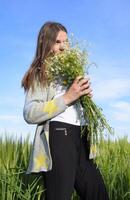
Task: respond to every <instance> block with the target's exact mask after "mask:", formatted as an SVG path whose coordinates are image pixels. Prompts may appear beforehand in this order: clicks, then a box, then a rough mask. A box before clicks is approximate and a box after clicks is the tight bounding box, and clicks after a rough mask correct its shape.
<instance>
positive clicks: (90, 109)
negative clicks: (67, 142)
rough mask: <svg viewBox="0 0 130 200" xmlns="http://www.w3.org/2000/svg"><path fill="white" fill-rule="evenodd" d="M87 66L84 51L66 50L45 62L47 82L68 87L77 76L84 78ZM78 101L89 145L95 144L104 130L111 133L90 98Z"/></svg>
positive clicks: (86, 57) (98, 109)
mask: <svg viewBox="0 0 130 200" xmlns="http://www.w3.org/2000/svg"><path fill="white" fill-rule="evenodd" d="M87 64H88V54H87V52H86V51H82V50H80V49H79V47H78V46H75V47H71V48H67V49H65V50H64V51H63V52H60V53H58V54H55V55H53V56H50V57H49V58H48V59H47V60H46V69H47V71H46V73H47V76H48V80H49V81H50V82H58V83H60V84H61V85H64V86H67V87H69V86H70V85H71V84H72V82H73V81H74V80H75V78H76V77H77V76H79V75H81V76H83V77H84V76H85V72H86V67H87ZM78 101H80V103H81V104H82V107H83V112H84V117H85V118H86V119H87V120H86V123H87V126H88V132H89V133H88V137H89V139H90V142H91V143H97V142H98V141H99V139H100V138H101V137H102V136H103V133H104V130H108V132H109V133H112V128H111V127H110V126H109V124H108V123H107V120H106V119H105V116H104V115H103V114H102V109H101V108H99V107H98V106H97V105H96V104H95V103H94V101H93V100H92V99H91V98H90V97H88V96H85V95H84V96H82V97H80V99H79V100H78ZM88 121H89V123H88Z"/></svg>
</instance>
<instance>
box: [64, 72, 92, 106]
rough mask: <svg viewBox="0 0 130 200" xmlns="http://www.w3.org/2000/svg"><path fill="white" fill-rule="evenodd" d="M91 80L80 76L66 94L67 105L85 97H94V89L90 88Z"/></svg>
mask: <svg viewBox="0 0 130 200" xmlns="http://www.w3.org/2000/svg"><path fill="white" fill-rule="evenodd" d="M89 80H90V79H89V78H83V77H82V76H78V77H77V78H76V79H75V80H74V82H73V83H72V85H71V86H70V88H69V89H68V91H67V92H66V93H65V94H64V96H63V97H64V101H65V104H66V105H69V104H71V103H73V102H74V101H76V100H77V99H79V98H80V97H81V96H83V95H87V96H89V97H92V89H91V88H90V82H89Z"/></svg>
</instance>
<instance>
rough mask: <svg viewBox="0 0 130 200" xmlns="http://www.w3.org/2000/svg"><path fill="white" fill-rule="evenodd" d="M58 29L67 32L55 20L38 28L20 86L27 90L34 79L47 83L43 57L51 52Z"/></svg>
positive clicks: (32, 85) (32, 84)
mask: <svg viewBox="0 0 130 200" xmlns="http://www.w3.org/2000/svg"><path fill="white" fill-rule="evenodd" d="M59 31H64V32H66V33H67V29H66V28H65V27H64V26H63V25H62V24H60V23H57V22H46V23H45V24H44V25H43V26H42V27H41V29H40V31H39V34H38V39H37V47H36V54H35V57H34V59H33V62H32V64H31V65H30V67H29V69H28V71H27V72H26V73H25V75H24V77H23V79H22V87H23V88H24V90H25V91H28V90H29V88H30V87H32V89H33V87H34V80H35V79H37V80H38V82H39V83H40V84H41V85H42V86H45V85H46V83H47V75H46V73H45V68H46V66H45V63H44V61H45V59H46V58H47V56H49V55H50V54H51V49H52V46H53V45H54V44H55V41H56V37H57V35H58V32H59Z"/></svg>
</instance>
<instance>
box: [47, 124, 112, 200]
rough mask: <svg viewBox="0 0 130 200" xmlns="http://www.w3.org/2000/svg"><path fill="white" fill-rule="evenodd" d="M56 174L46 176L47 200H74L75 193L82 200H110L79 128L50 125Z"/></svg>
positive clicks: (53, 168)
mask: <svg viewBox="0 0 130 200" xmlns="http://www.w3.org/2000/svg"><path fill="white" fill-rule="evenodd" d="M49 129H50V130H49V131H50V134H49V142H50V149H51V155H52V163H53V164H52V165H53V166H52V170H51V171H48V172H44V174H43V176H44V185H45V188H46V190H45V198H44V199H45V200H70V199H71V195H72V193H73V191H74V189H75V190H76V192H77V193H78V195H79V196H80V198H81V200H108V199H109V198H108V194H107V191H106V188H105V185H104V182H103V179H102V176H101V174H100V171H99V169H98V168H97V167H96V164H94V163H93V161H92V160H89V142H88V141H87V137H86V136H83V137H82V138H81V136H80V131H81V128H80V127H79V126H75V125H71V124H67V123H62V122H54V121H53V122H50V128H49Z"/></svg>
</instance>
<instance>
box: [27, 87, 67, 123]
mask: <svg viewBox="0 0 130 200" xmlns="http://www.w3.org/2000/svg"><path fill="white" fill-rule="evenodd" d="M66 107H67V106H66V104H65V101H64V97H63V96H60V97H57V98H55V99H52V100H47V89H46V88H44V89H41V88H37V89H35V90H34V91H33V92H32V90H31V89H30V90H29V91H28V92H27V94H26V100H25V105H24V110H23V116H24V119H25V121H26V122H27V123H29V124H41V123H43V122H45V121H46V120H49V119H51V118H53V117H55V116H56V115H58V114H60V113H62V112H64V111H65V109H66Z"/></svg>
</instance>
